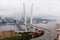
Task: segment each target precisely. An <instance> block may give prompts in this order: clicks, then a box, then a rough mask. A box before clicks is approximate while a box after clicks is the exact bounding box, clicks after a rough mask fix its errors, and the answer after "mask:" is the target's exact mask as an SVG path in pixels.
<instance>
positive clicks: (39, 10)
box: [0, 0, 60, 17]
mask: <svg viewBox="0 0 60 40" xmlns="http://www.w3.org/2000/svg"><path fill="white" fill-rule="evenodd" d="M23 3H24V4H25V11H26V15H28V16H30V13H31V6H32V3H33V14H32V15H33V16H39V17H40V16H60V0H0V15H1V16H12V17H21V15H23V13H24V12H23ZM17 15H18V16H17Z"/></svg>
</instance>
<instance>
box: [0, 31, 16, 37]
mask: <svg viewBox="0 0 60 40" xmlns="http://www.w3.org/2000/svg"><path fill="white" fill-rule="evenodd" d="M14 36H15V31H14V30H10V31H3V32H0V38H6V37H14Z"/></svg>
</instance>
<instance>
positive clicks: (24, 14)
mask: <svg viewBox="0 0 60 40" xmlns="http://www.w3.org/2000/svg"><path fill="white" fill-rule="evenodd" d="M23 8H24V15H25V31H27V28H26V24H27V22H26V20H27V18H26V13H25V4H24V3H23Z"/></svg>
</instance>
